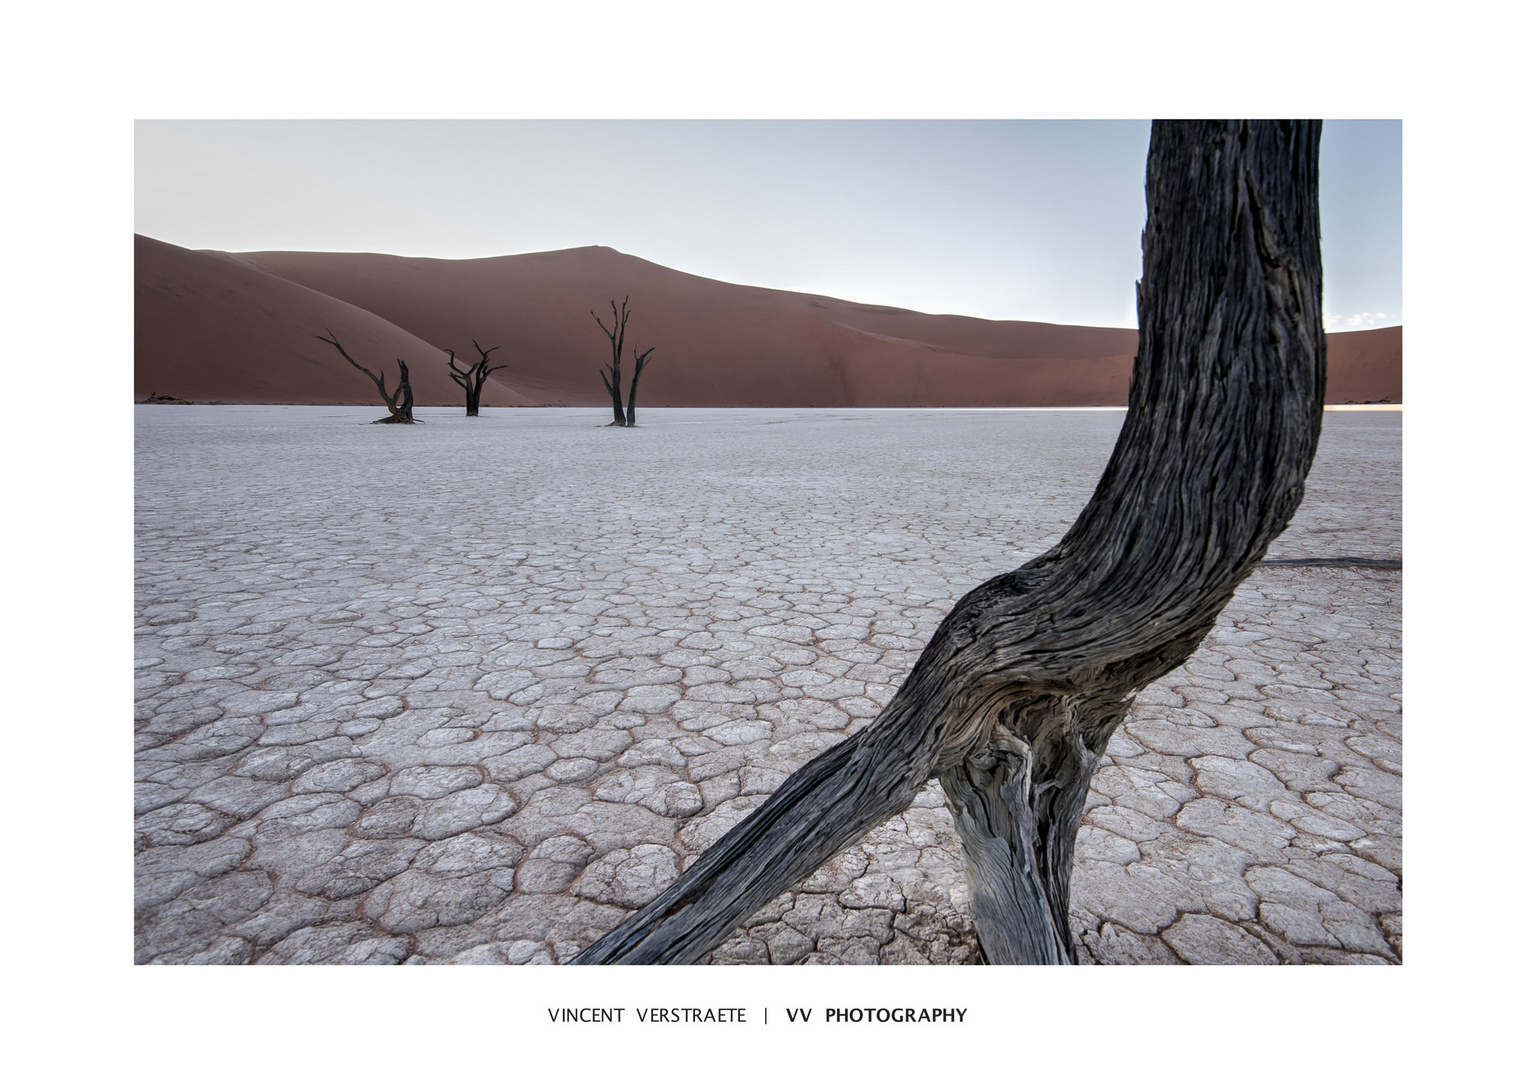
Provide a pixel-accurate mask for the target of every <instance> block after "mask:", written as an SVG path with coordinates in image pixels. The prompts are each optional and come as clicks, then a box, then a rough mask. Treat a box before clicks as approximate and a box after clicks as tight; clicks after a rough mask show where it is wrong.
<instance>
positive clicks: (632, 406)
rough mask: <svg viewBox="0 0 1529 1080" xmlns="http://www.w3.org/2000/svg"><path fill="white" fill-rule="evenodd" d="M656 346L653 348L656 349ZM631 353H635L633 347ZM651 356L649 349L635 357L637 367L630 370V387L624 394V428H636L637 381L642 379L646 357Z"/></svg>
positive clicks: (646, 362)
mask: <svg viewBox="0 0 1529 1080" xmlns="http://www.w3.org/2000/svg"><path fill="white" fill-rule="evenodd" d="M656 347H657V346H655V348H656ZM632 352H633V353H636V352H637V349H636V348H635V347H634V348H633V349H632ZM652 355H653V349H649V350H648V351H647V352H645V353H643V354H642V355H641V356H635V357H634V359H635V360H636V362H637V366H636V367H635V368H633V369H632V387H631V389H630V390H628V391H627V392H626V426H627V427H636V426H637V380H638V379H640V378H642V372H643V369H644V368H646V367H647V366H648V357H650V356H652Z"/></svg>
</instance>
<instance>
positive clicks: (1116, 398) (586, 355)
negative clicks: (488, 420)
mask: <svg viewBox="0 0 1529 1080" xmlns="http://www.w3.org/2000/svg"><path fill="white" fill-rule="evenodd" d="M135 240H136V267H135V269H136V278H137V285H136V299H137V304H136V323H137V333H136V341H135V346H136V354H135V366H134V389H135V397H136V399H137V400H143V399H144V398H146V397H147V396H148V395H149V394H150V393H158V394H162V395H172V396H176V397H183V398H188V399H191V400H194V401H228V402H250V403H255V402H270V403H314V404H371V403H373V402H375V401H376V393H375V391H374V390H373V389H372V387H371V386H370V385H369V384H368V383H367V382H366V379H365V378H364V377H362V376H361V375H359V374H358V373H357V372H355V371H354V370H353V369H351V368H350V367H349V366H348V365H346V364H345V362H344V361H343V360H342V359H341V358H340V357H339V356H338V355H337V354H336V353H335V351H334V349H333V348H331V347H330V346H327V345H325V344H324V343H323V342H320V341H318V340H316V339H315V338H314V336H313V335H315V334H317V333H320V332H322V330H323V329H324V328H325V327H328V328H330V329H332V330H333V331H334V332H335V333H336V334H338V335H339V336H340V338H341V340H342V341H345V342H346V344H347V348H350V343H351V342H352V341H354V342H355V347H354V348H352V349H351V352H352V354H353V355H355V356H356V357H357V358H358V359H361V360H362V362H363V363H367V364H368V366H370V367H373V369H374V370H375V369H376V367H377V366H378V365H381V366H383V367H384V368H386V370H387V371H388V372H389V377H390V381H391V378H392V377H394V375H395V374H396V366H395V365H394V363H393V358H394V357H395V356H400V357H402V358H403V359H404V361H405V363H407V364H408V365H409V369H410V374H411V376H412V379H413V384H414V393H415V399H416V401H417V403H418V404H420V405H460V404H462V392H461V390H460V389H459V388H458V387H457V386H456V385H455V384H454V383H452V382H451V380H450V378H449V376H448V375H447V373H446V372H447V368H446V356H445V353H444V352H443V351H442V350H445V349H455V350H456V352H457V354H458V355H459V356H464V355H465V356H472V355H474V353H473V349H472V345H471V339H473V338H476V339H477V340H478V341H479V342H481V343H483V344H484V345H495V344H497V345H500V346H502V350H501V352H500V353H496V354H495V355H496V359H498V358H501V357H502V358H503V359H504V360H506V361H508V363H509V364H510V367H509V369H508V370H506V371H502V372H498V373H496V374H495V375H494V376H492V377H491V378H490V379H489V381H488V383H487V385H486V386H485V387H484V392H483V404H484V405H486V406H496V405H592V406H599V405H604V404H606V403H607V401H608V398H607V396H606V394H605V391H604V388H603V387H602V386H601V384H600V377H599V372H600V367H601V365H602V364H603V363H604V362H605V361H606V360H608V359H609V355H610V354H609V344H608V343H607V342H606V341H605V340H604V338H603V336H602V335H601V333H600V330H599V328H598V327H597V326H595V323H594V320H593V319H592V318H591V317H590V311H591V310H594V311H597V312H598V311H601V310H603V309H604V308H605V307H606V306H607V305H608V303H609V301H610V300H611V298H612V297H615V298H616V299H617V300H618V301H619V300H620V299H621V298H622V297H624V296H629V297H630V298H631V304H632V308H633V311H634V315H633V317H632V321H631V324H630V327H629V330H628V336H627V344H628V345H629V346H631V345H635V346H636V347H637V348H638V350H639V351H640V350H642V349H646V348H648V347H649V346H654V347H656V349H657V352H656V353H655V354H654V360H653V363H652V365H651V366H650V367H649V369H648V372H647V373H645V374H644V376H643V384H642V396H643V405H644V406H645V407H655V406H665V405H670V406H703V407H704V406H710V407H727V406H797V407H800V406H814V405H817V406H834V407H845V406H1003V405H1009V406H1013V405H1029V406H1062V405H1124V404H1125V402H1126V393H1127V389H1128V387H1129V384H1130V373H1131V364H1132V359H1133V357H1134V355H1135V351H1136V331H1134V330H1129V329H1115V328H1106V327H1087V326H1066V325H1061V324H1054V323H1037V322H1018V321H995V320H988V319H976V318H970V317H967V316H960V315H928V314H924V313H921V312H916V311H907V310H903V309H900V308H889V307H880V306H875V305H869V304H857V303H854V302H851V301H846V300H839V299H835V298H833V297H827V296H815V295H811V294H807V293H795V292H787V291H784V290H779V289H764V288H758V287H754V286H747V285H733V284H729V283H727V282H722V281H714V280H711V279H709V278H703V277H698V276H696V275H693V274H686V273H683V272H682V271H678V270H673V269H670V268H668V267H665V266H660V265H658V264H656V263H652V262H648V261H646V260H644V259H640V258H637V257H635V256H632V255H626V254H623V253H621V252H618V251H615V250H613V249H611V248H607V247H585V248H572V249H568V250H564V251H548V252H536V253H532V254H525V255H506V256H500V257H497V258H490V259H461V260H453V259H424V258H404V257H400V256H394V255H379V254H367V253H341V252H282V251H265V252H250V253H243V254H229V253H225V252H214V251H189V250H187V249H184V248H179V247H175V246H174V245H172V244H165V243H162V242H161V241H158V240H152V239H149V238H148V237H143V236H139V237H136V238H135ZM1328 343H1329V344H1328V354H1329V379H1328V395H1327V398H1328V401H1329V402H1333V403H1344V402H1348V401H1357V402H1365V401H1379V400H1382V399H1384V400H1389V401H1393V402H1394V401H1400V400H1401V328H1400V327H1392V328H1387V329H1382V330H1367V331H1358V332H1354V333H1346V334H1331V335H1329V337H1328ZM326 352H327V354H328V355H326ZM363 357H365V358H369V359H365V358H363Z"/></svg>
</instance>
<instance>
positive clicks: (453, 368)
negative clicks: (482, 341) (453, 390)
mask: <svg viewBox="0 0 1529 1080" xmlns="http://www.w3.org/2000/svg"><path fill="white" fill-rule="evenodd" d="M473 348H475V349H477V350H478V356H479V357H480V359H479V360H478V362H477V363H476V364H473V365H472V366H471V367H468V368H465V369H463V368H459V367H457V354H456V351H455V350H453V349H447V350H446V366H447V367H448V368H449V369H450V370H449V371H448V372H447V374H448V375H450V376H451V381H452V382H454V383H456V384H457V385H458V386H460V387H461V388H462V389H463V390H465V391H466V392H467V415H468V416H477V415H478V402H479V401H481V400H482V398H483V384H484V383H485V382H486V381H487V380H488V377H489V376H490V375H492V374H493V373H494V372H496V371H503V370H504V369H505V368H507V367H509V366H510V365H509V364H499V365H497V366H495V367H489V366H488V354H489V353H491V352H494V351H496V350H497V349H498V348H499V346H498V345H495V346H493V348H489V349H485V348H484V347H483V346H482V345H479V344H478V340H477V339H476V338H474V339H473Z"/></svg>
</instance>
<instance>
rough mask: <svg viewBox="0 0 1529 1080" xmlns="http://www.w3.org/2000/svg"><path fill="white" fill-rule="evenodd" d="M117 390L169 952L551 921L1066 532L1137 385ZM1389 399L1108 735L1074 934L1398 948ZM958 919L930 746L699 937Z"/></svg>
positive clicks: (469, 937)
mask: <svg viewBox="0 0 1529 1080" xmlns="http://www.w3.org/2000/svg"><path fill="white" fill-rule="evenodd" d="M379 332H381V331H379ZM655 370H656V369H655ZM358 378H359V377H358ZM135 408H136V414H135V416H136V430H135V438H136V453H135V470H136V490H135V514H136V526H135V532H136V537H135V538H136V543H135V642H136V668H137V670H136V679H137V681H136V691H135V705H136V719H135V733H136V740H137V749H136V777H135V779H136V784H135V797H136V819H135V820H136V848H135V850H136V886H135V902H136V942H135V955H136V959H137V961H138V962H139V963H173V964H184V963H225V964H227V963H234V964H242V963H267V964H294V963H348V964H363V963H372V964H397V963H409V964H424V963H428V964H435V963H512V964H526V963H556V962H561V961H566V960H568V959H570V958H571V957H572V956H574V955H576V954H577V952H578V951H579V950H580V949H581V948H583V947H584V946H586V945H588V944H589V943H590V942H592V941H593V940H595V938H597V937H598V936H599V935H600V934H601V933H603V932H604V931H606V930H608V929H609V928H611V927H612V926H614V925H616V924H617V923H618V922H619V921H620V920H621V919H622V918H623V917H624V916H625V915H626V914H627V913H629V912H630V911H632V910H634V909H635V908H637V907H638V906H640V905H641V904H643V903H644V902H645V901H646V900H648V899H649V898H651V897H652V896H653V895H655V894H656V893H657V892H658V891H659V890H660V889H661V888H662V887H663V886H664V885H665V884H667V883H668V881H670V880H672V879H673V877H674V876H675V875H676V874H678V873H679V871H680V869H681V868H682V867H684V866H685V865H686V864H687V863H689V862H690V861H691V860H693V859H694V858H695V857H696V856H697V855H698V854H699V853H700V852H702V851H704V850H705V849H706V847H707V846H708V845H709V844H710V843H711V842H712V841H714V840H715V839H716V838H717V837H719V836H720V835H721V834H722V832H723V831H725V830H726V829H727V828H728V827H729V826H730V825H731V824H732V823H734V822H736V821H738V820H739V819H740V818H741V817H742V816H743V815H744V814H746V813H747V812H748V811H749V810H751V809H752V808H754V807H756V806H758V805H759V804H760V803H761V802H763V801H764V799H765V798H766V796H767V795H768V793H769V792H770V791H772V790H773V789H774V788H775V787H776V786H777V785H778V784H779V783H780V782H781V781H782V779H783V778H784V777H785V776H786V775H787V774H788V773H789V772H790V771H791V770H792V769H794V768H796V767H797V766H799V765H801V764H803V763H804V762H805V761H807V760H808V759H810V758H811V757H812V756H813V755H815V754H816V753H818V752H820V751H821V750H823V749H825V748H826V747H829V746H831V745H833V744H834V743H835V742H837V741H838V740H840V739H842V738H843V737H844V736H845V735H846V733H848V732H851V731H853V730H856V729H857V728H858V727H859V726H862V725H865V724H868V723H870V722H871V720H872V719H873V718H874V717H875V715H876V714H877V712H878V710H879V709H880V708H881V706H882V705H883V704H884V703H885V702H886V701H887V700H889V698H890V696H891V694H892V693H893V691H894V689H895V687H896V686H897V685H898V683H899V681H900V680H901V678H902V677H903V676H904V674H905V673H906V672H907V671H908V669H909V668H910V667H911V666H912V664H913V661H914V659H915V658H916V657H917V656H918V653H919V650H920V649H921V647H922V645H923V643H924V642H925V641H926V640H927V639H928V637H929V635H930V634H931V632H932V631H933V630H934V628H935V627H936V625H937V624H938V623H939V621H940V619H941V618H942V617H943V615H944V614H945V612H946V611H947V610H948V609H949V608H950V606H951V604H952V603H953V602H954V601H955V600H956V598H958V597H959V596H960V595H962V594H963V593H964V592H965V591H967V590H968V589H970V588H971V587H973V586H974V585H976V584H978V583H979V582H981V581H982V580H984V579H985V578H987V577H989V576H991V575H993V574H995V573H998V572H1000V571H1003V570H1007V569H1011V568H1013V567H1014V566H1017V565H1018V564H1020V563H1022V562H1024V561H1025V560H1027V559H1029V558H1031V557H1033V556H1035V555H1038V554H1040V553H1041V552H1043V551H1044V550H1046V549H1047V548H1048V547H1049V546H1050V545H1051V544H1052V543H1053V542H1055V541H1056V540H1057V539H1058V538H1060V536H1061V535H1062V533H1063V532H1064V531H1065V530H1066V528H1067V526H1068V524H1069V523H1070V522H1071V521H1072V519H1073V518H1074V516H1075V515H1076V514H1077V512H1078V510H1079V509H1080V508H1081V507H1082V505H1083V504H1084V503H1085V502H1086V501H1087V499H1088V497H1089V495H1090V493H1091V492H1092V489H1093V485H1094V483H1095V481H1096V479H1097V477H1098V475H1099V473H1100V471H1101V470H1102V468H1103V466H1104V464H1105V461H1106V459H1107V458H1108V455H1109V452H1110V449H1111V447H1112V445H1113V441H1114V438H1115V436H1116V433H1117V432H1118V430H1119V427H1120V423H1121V421H1122V419H1123V417H1124V411H1123V410H1077V411H1067V410H933V409H929V410H851V409H768V410H767V409H758V410H749V409H727V410H723V409H647V410H641V409H640V410H639V414H638V419H639V422H640V424H641V426H639V427H637V428H635V429H615V428H608V427H604V426H602V425H603V424H604V422H605V421H606V420H608V419H609V411H608V409H607V410H601V409H597V408H559V409H523V408H522V409H507V408H485V410H484V415H483V416H482V417H481V418H478V419H467V418H465V417H463V416H462V415H461V409H460V407H458V408H456V409H421V410H419V412H418V415H420V416H421V417H422V418H423V419H424V420H425V421H426V423H425V424H424V425H417V426H414V427H399V426H372V425H370V424H369V423H368V421H370V420H372V419H375V418H376V417H378V416H380V415H382V414H383V410H382V409H381V408H380V407H376V406H373V407H363V408H355V407H342V406H306V407H302V406H247V405H236V406H219V407H214V406H172V405H140V406H136V407H135ZM1401 435H1402V421H1401V413H1400V412H1399V411H1357V412H1342V411H1336V412H1335V411H1329V412H1328V413H1327V414H1326V418H1325V430H1324V434H1323V439H1322V444H1321V448H1320V450H1319V453H1318V456H1317V461H1316V465H1315V467H1314V469H1313V471H1312V474H1311V479H1310V482H1309V484H1308V491H1307V496H1306V500H1305V503H1304V504H1303V506H1302V508H1301V510H1300V512H1299V514H1298V515H1297V517H1296V519H1295V522H1294V523H1293V524H1292V526H1291V527H1290V529H1289V530H1288V531H1287V532H1286V533H1285V534H1284V535H1283V536H1282V537H1281V538H1280V539H1279V540H1277V541H1276V543H1275V545H1274V547H1273V549H1272V550H1271V551H1270V553H1269V560H1271V562H1270V564H1269V565H1265V566H1262V567H1260V568H1259V569H1258V570H1256V571H1255V572H1254V574H1253V575H1252V577H1251V578H1250V579H1249V580H1248V581H1247V582H1246V583H1245V584H1244V585H1243V586H1242V587H1241V588H1240V589H1239V591H1238V593H1237V595H1236V598H1235V600H1234V601H1233V603H1232V604H1231V606H1230V607H1229V608H1228V609H1227V610H1226V612H1225V613H1224V614H1223V616H1222V618H1221V620H1220V621H1219V623H1218V625H1217V627H1216V629H1215V631H1214V632H1213V633H1212V635H1211V636H1210V637H1209V638H1208V639H1207V640H1206V642H1205V644H1204V645H1203V646H1202V647H1201V649H1200V650H1199V652H1198V653H1197V654H1196V655H1195V656H1194V658H1193V659H1191V660H1190V661H1189V662H1188V663H1187V664H1186V665H1184V666H1183V667H1182V668H1180V669H1178V670H1176V671H1174V672H1173V673H1171V674H1170V675H1169V676H1167V677H1166V678H1164V679H1163V680H1161V681H1160V682H1158V683H1156V684H1154V685H1153V686H1151V687H1149V688H1148V689H1147V690H1146V691H1144V692H1143V693H1142V694H1141V695H1140V697H1139V698H1138V700H1137V702H1136V704H1135V705H1134V706H1133V708H1132V710H1131V714H1130V717H1129V719H1128V720H1127V721H1126V722H1125V723H1124V724H1123V725H1122V727H1121V728H1120V729H1119V731H1118V732H1117V733H1116V735H1115V736H1114V739H1113V740H1112V742H1111V743H1110V747H1109V754H1108V756H1107V757H1106V758H1105V759H1104V760H1103V762H1102V765H1101V768H1100V770H1099V772H1098V774H1097V775H1096V777H1095V779H1094V783H1093V788H1092V794H1091V796H1090V802H1089V810H1088V813H1087V816H1086V818H1085V823H1084V826H1083V829H1082V831H1081V833H1080V836H1079V845H1078V856H1077V861H1076V867H1075V873H1074V878H1073V899H1072V918H1073V928H1074V932H1075V936H1076V937H1077V939H1078V941H1079V945H1080V948H1079V952H1080V958H1081V959H1082V960H1083V961H1084V962H1086V963H1094V964H1177V963H1190V964H1229V963H1266V964H1267V963H1292V964H1299V963H1318V964H1327V963H1380V964H1395V963H1399V962H1400V960H1401V955H1402V923H1401V907H1402V905H1401V874H1402V855H1401V850H1402V849H1401V843H1402V842H1401V760H1402V756H1401V696H1402V686H1401V572H1400V560H1401V542H1402V527H1401V447H1402V439H1401ZM975 959H976V947H975V936H974V933H973V930H972V926H971V923H970V920H969V918H968V916H967V913H966V887H965V883H964V880H963V863H962V858H961V853H960V848H959V845H958V844H957V842H956V840H955V838H954V835H953V833H952V829H951V823H950V819H949V816H948V814H947V812H946V811H945V809H944V806H943V800H942V796H941V794H940V790H939V787H938V785H937V784H931V786H930V787H929V788H928V789H927V790H926V791H925V792H924V794H923V795H922V796H921V797H920V798H919V799H918V800H917V801H916V803H915V805H914V806H913V807H912V808H910V809H909V810H908V811H906V812H905V813H903V814H901V815H899V816H897V817H895V818H893V819H891V820H890V821H888V822H887V823H886V824H885V825H883V826H881V827H880V828H878V829H877V830H875V831H874V832H873V833H872V834H870V835H869V836H868V837H867V838H866V840H865V841H864V842H863V843H861V844H859V845H857V846H855V847H853V848H851V849H849V850H847V851H845V852H844V853H842V854H841V855H840V856H839V857H837V858H836V859H834V860H833V861H832V862H831V863H829V864H828V865H827V866H825V867H824V868H823V869H822V870H820V871H819V872H818V873H816V874H815V875H813V876H812V877H811V878H810V879H808V880H807V881H805V882H803V883H802V884H801V885H800V886H799V887H798V888H797V889H795V890H793V891H792V892H791V893H789V894H786V895H783V896H782V897H780V898H779V899H777V900H776V901H774V902H773V903H771V904H770V905H768V906H767V907H766V908H765V909H763V910H761V911H760V912H759V913H758V914H757V915H756V916H755V917H754V918H753V919H751V920H750V921H749V923H748V924H747V925H746V926H745V927H744V928H743V929H741V930H739V931H738V932H737V933H735V934H734V935H733V937H732V938H731V939H729V940H728V941H727V942H726V943H725V944H723V945H722V946H720V947H719V948H718V949H717V950H716V951H715V952H714V953H713V954H712V957H711V960H712V962H713V963H729V964H732V963H774V964H792V963H798V964H918V963H935V964H963V963H971V962H974V961H975Z"/></svg>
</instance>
